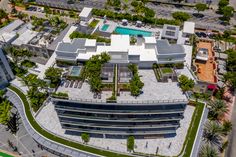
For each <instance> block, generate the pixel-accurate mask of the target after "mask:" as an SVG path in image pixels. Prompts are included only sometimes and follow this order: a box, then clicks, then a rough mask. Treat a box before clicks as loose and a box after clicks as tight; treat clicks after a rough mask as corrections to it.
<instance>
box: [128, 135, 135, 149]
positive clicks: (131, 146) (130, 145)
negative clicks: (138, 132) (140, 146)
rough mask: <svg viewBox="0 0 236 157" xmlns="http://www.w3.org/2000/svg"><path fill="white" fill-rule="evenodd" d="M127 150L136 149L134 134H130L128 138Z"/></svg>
mask: <svg viewBox="0 0 236 157" xmlns="http://www.w3.org/2000/svg"><path fill="white" fill-rule="evenodd" d="M127 150H128V151H133V150H134V136H129V137H128V139H127Z"/></svg>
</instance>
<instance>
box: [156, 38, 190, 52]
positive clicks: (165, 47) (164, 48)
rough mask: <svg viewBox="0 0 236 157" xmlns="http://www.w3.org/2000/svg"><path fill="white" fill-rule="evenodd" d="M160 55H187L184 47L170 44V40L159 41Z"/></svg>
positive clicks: (158, 49)
mask: <svg viewBox="0 0 236 157" xmlns="http://www.w3.org/2000/svg"><path fill="white" fill-rule="evenodd" d="M156 46H157V51H158V54H163V55H164V54H183V53H185V50H184V47H183V46H182V45H179V44H173V45H171V44H169V42H168V40H157V45H156Z"/></svg>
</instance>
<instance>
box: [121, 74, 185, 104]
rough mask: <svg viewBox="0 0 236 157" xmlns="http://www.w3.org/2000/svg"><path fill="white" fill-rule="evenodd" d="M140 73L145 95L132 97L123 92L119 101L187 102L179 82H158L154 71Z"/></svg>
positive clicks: (128, 93)
mask: <svg viewBox="0 0 236 157" xmlns="http://www.w3.org/2000/svg"><path fill="white" fill-rule="evenodd" d="M138 72H139V75H140V76H141V80H142V81H143V83H144V87H143V89H142V92H143V93H142V94H141V95H139V96H138V97H133V96H131V95H130V92H121V93H120V96H119V97H117V100H118V101H122V100H129V101H137V100H138V101H150V100H151V101H152V100H158V101H175V100H185V101H187V98H186V96H185V95H184V94H183V92H182V91H181V89H180V88H179V86H178V83H177V82H167V83H163V82H157V80H156V76H155V74H154V72H153V70H139V71H138Z"/></svg>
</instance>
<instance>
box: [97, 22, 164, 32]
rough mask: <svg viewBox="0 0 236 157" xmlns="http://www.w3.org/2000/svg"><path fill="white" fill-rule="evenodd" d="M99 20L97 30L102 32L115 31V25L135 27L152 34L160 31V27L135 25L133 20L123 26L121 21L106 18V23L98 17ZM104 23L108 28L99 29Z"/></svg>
mask: <svg viewBox="0 0 236 157" xmlns="http://www.w3.org/2000/svg"><path fill="white" fill-rule="evenodd" d="M99 20H100V21H102V22H100V23H99V24H100V25H99V30H100V31H102V32H108V33H112V32H114V31H115V29H116V27H123V28H129V29H136V30H141V31H147V32H152V34H153V36H154V35H155V33H157V32H161V31H162V29H161V28H153V27H151V26H143V27H136V26H135V24H134V23H133V22H128V25H127V26H124V25H122V22H121V21H110V20H107V21H106V23H104V22H103V21H104V20H101V19H99ZM104 24H108V25H109V27H108V29H107V30H106V31H103V30H101V29H102V26H103V25H104ZM160 34H161V33H160Z"/></svg>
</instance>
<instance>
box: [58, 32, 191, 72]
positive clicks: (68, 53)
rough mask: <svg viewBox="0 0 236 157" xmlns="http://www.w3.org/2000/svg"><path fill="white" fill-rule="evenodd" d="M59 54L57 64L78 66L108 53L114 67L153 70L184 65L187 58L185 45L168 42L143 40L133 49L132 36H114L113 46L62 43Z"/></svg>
mask: <svg viewBox="0 0 236 157" xmlns="http://www.w3.org/2000/svg"><path fill="white" fill-rule="evenodd" d="M55 52H56V60H59V61H66V62H74V63H75V62H77V61H82V62H83V61H87V60H88V59H89V58H90V57H92V56H93V55H97V54H101V53H102V52H107V53H108V54H109V55H110V56H111V61H110V62H111V63H117V64H119V63H136V64H138V65H139V67H140V68H150V67H152V65H153V63H158V64H167V63H183V62H184V61H185V56H186V53H185V49H184V48H183V46H182V45H179V44H169V42H168V40H156V38H155V37H143V38H138V42H137V44H135V45H132V44H130V37H129V35H114V34H113V35H111V43H110V44H105V43H98V42H96V40H94V39H73V40H72V41H67V42H65V41H62V42H60V43H59V44H58V46H57V48H56V50H55Z"/></svg>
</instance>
